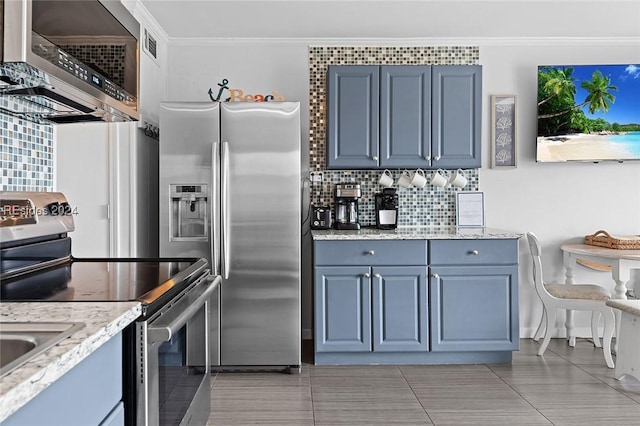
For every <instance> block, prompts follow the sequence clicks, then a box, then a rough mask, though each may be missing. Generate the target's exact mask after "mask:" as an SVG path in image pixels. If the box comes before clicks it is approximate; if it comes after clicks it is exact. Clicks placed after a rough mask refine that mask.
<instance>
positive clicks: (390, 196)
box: [375, 188, 398, 229]
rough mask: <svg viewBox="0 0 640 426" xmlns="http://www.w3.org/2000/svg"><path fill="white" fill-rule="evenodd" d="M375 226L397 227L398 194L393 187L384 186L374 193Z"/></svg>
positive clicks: (383, 227)
mask: <svg viewBox="0 0 640 426" xmlns="http://www.w3.org/2000/svg"><path fill="white" fill-rule="evenodd" d="M375 197H376V200H375V201H376V227H378V228H379V229H396V228H397V227H398V194H396V190H395V189H394V188H384V189H383V190H382V193H377V194H376V196H375Z"/></svg>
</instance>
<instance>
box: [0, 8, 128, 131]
mask: <svg viewBox="0 0 640 426" xmlns="http://www.w3.org/2000/svg"><path fill="white" fill-rule="evenodd" d="M0 10H1V12H2V13H1V16H2V19H3V21H2V25H1V27H0V36H1V37H2V39H1V40H0V41H1V42H0V50H1V52H0V53H1V54H2V55H1V56H2V63H0V112H4V113H6V114H9V115H11V116H16V117H20V118H24V119H27V120H29V121H33V122H36V123H49V124H50V123H54V124H62V123H78V122H91V121H103V122H117V121H135V120H138V119H139V111H138V88H139V43H138V37H139V33H140V25H139V23H138V22H137V21H136V20H135V18H133V16H132V15H131V14H130V13H129V11H128V10H127V9H126V8H125V7H124V5H122V3H121V2H120V1H119V0H84V1H77V0H6V1H5V0H0Z"/></svg>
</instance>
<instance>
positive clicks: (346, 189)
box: [334, 183, 362, 229]
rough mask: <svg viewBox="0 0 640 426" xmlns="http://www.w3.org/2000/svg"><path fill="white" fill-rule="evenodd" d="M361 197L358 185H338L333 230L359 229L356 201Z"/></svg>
mask: <svg viewBox="0 0 640 426" xmlns="http://www.w3.org/2000/svg"><path fill="white" fill-rule="evenodd" d="M361 196H362V192H361V190H360V185H358V184H355V183H339V184H337V185H336V193H335V199H334V201H335V210H336V213H335V222H334V223H335V228H336V229H360V223H359V222H358V215H359V212H358V199H359V198H360V197H361Z"/></svg>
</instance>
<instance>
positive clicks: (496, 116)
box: [491, 95, 518, 168]
mask: <svg viewBox="0 0 640 426" xmlns="http://www.w3.org/2000/svg"><path fill="white" fill-rule="evenodd" d="M517 158H518V157H517V150H516V95H491V168H515V167H516V166H517Z"/></svg>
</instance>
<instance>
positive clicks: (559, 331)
mask: <svg viewBox="0 0 640 426" xmlns="http://www.w3.org/2000/svg"><path fill="white" fill-rule="evenodd" d="M536 330H537V328H532V327H527V328H521V329H520V338H522V339H532V338H533V336H534V335H535V333H536ZM573 334H574V336H575V337H581V338H590V337H591V327H576V328H574V329H573ZM603 334H604V328H602V327H600V328H598V337H602V336H603ZM551 337H552V338H566V337H567V330H566V329H565V328H564V327H561V328H556V329H555V330H554V333H553V334H552V335H551ZM614 337H615V336H614Z"/></svg>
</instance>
